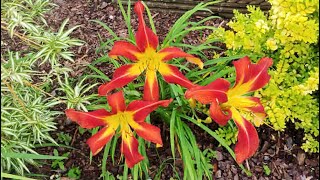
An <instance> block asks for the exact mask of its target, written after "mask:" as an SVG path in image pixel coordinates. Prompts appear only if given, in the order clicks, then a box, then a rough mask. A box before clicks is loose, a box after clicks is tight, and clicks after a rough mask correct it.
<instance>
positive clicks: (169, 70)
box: [158, 63, 194, 88]
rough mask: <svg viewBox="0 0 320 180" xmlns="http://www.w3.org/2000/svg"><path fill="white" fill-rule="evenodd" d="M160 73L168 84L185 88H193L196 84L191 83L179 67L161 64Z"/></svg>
mask: <svg viewBox="0 0 320 180" xmlns="http://www.w3.org/2000/svg"><path fill="white" fill-rule="evenodd" d="M158 70H159V72H160V74H161V75H162V76H163V79H164V80H165V81H166V82H167V83H174V84H179V85H181V86H183V87H185V88H191V87H193V86H194V84H193V83H192V82H191V81H189V80H188V79H187V78H186V77H185V76H184V75H183V74H182V73H181V72H180V71H179V69H178V68H177V67H175V66H172V65H169V64H165V63H160V66H159V69H158Z"/></svg>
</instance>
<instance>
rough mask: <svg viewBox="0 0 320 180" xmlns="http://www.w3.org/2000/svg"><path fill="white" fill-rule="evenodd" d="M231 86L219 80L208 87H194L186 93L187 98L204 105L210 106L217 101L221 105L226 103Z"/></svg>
mask: <svg viewBox="0 0 320 180" xmlns="http://www.w3.org/2000/svg"><path fill="white" fill-rule="evenodd" d="M229 86H230V83H229V81H227V80H225V79H222V78H219V79H216V80H215V81H213V82H211V83H210V84H208V85H206V86H194V87H193V88H190V89H188V90H187V91H186V93H185V96H186V98H187V99H189V98H193V99H196V100H197V101H199V102H200V103H202V104H209V103H211V102H215V101H216V99H218V101H219V102H220V103H223V102H226V101H227V100H228V99H227V94H226V91H227V90H228V88H229Z"/></svg>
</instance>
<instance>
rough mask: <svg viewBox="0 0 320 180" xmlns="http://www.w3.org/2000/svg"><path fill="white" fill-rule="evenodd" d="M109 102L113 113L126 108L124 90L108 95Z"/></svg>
mask: <svg viewBox="0 0 320 180" xmlns="http://www.w3.org/2000/svg"><path fill="white" fill-rule="evenodd" d="M107 99H108V103H109V105H110V106H111V109H112V111H111V113H113V114H114V113H117V112H122V111H124V110H125V109H126V102H125V100H124V97H123V92H122V91H119V92H116V93H114V94H111V95H110V96H107Z"/></svg>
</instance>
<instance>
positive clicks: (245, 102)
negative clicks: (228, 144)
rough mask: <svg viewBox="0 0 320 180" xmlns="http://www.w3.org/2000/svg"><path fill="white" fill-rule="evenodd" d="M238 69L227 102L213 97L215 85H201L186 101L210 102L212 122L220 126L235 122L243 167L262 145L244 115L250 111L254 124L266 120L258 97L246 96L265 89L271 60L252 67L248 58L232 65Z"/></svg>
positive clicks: (192, 90)
mask: <svg viewBox="0 0 320 180" xmlns="http://www.w3.org/2000/svg"><path fill="white" fill-rule="evenodd" d="M233 64H234V66H235V68H236V83H235V85H234V87H232V88H230V89H229V90H228V91H227V98H228V100H227V101H220V100H219V99H215V98H210V97H209V96H210V95H209V92H210V90H211V89H212V86H213V85H212V84H214V83H216V82H215V81H214V82H213V83H211V84H209V85H207V86H198V87H194V88H191V89H189V90H187V91H186V94H185V95H186V98H194V99H196V100H198V101H199V102H201V103H204V104H208V103H211V106H210V109H209V112H210V116H211V118H212V119H213V120H215V121H216V122H217V123H218V124H219V125H222V126H224V125H226V124H227V122H228V120H229V119H231V118H232V119H233V120H234V122H235V123H236V125H237V127H238V130H239V133H238V142H237V144H236V146H235V154H236V161H237V162H238V163H239V164H241V163H242V162H243V161H244V160H245V159H247V158H249V157H251V156H252V155H253V154H254V153H255V152H256V150H257V149H258V146H259V137H258V133H257V131H256V129H255V128H254V126H253V125H252V124H251V123H250V122H249V121H248V120H246V119H245V118H244V117H243V116H242V115H241V112H250V113H252V114H253V115H254V118H255V120H254V121H262V120H263V119H264V118H265V117H266V113H265V112H264V108H263V106H262V104H261V103H260V100H259V98H256V97H250V96H245V94H247V93H250V92H253V91H256V90H258V89H260V88H262V87H264V86H265V85H266V84H267V83H268V82H269V80H270V75H269V74H268V68H269V67H270V66H271V65H272V59H271V58H262V59H260V60H259V62H258V63H257V64H252V63H251V62H250V59H249V58H248V57H244V58H241V59H240V60H238V61H235V62H233Z"/></svg>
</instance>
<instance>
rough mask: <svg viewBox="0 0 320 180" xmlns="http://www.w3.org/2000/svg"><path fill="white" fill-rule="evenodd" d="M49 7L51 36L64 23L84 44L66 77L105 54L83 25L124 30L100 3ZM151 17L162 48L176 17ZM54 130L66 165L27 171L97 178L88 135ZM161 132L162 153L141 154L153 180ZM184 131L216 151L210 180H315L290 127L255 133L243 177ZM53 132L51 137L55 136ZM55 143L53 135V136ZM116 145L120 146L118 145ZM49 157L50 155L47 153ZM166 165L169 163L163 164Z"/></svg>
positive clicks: (208, 140) (314, 169)
mask: <svg viewBox="0 0 320 180" xmlns="http://www.w3.org/2000/svg"><path fill="white" fill-rule="evenodd" d="M54 3H56V4H57V5H59V7H56V8H54V9H53V10H52V11H51V12H50V13H49V14H47V18H46V19H47V21H48V24H49V26H50V28H52V29H53V30H57V29H58V28H59V26H60V24H61V23H62V22H63V20H64V19H65V18H69V19H70V21H69V25H68V26H69V27H73V26H75V25H81V27H80V28H78V29H77V30H75V31H74V32H73V33H72V34H71V36H72V37H74V38H79V39H81V40H83V41H85V42H86V44H85V45H83V46H81V47H75V48H73V49H72V50H73V51H74V53H75V61H76V64H70V63H68V62H65V63H64V64H65V65H66V66H70V67H72V69H73V70H74V71H73V74H72V76H74V77H75V76H81V75H82V74H83V73H84V72H85V70H87V64H88V63H91V62H92V61H94V60H96V59H97V58H99V57H101V56H103V55H105V54H106V53H107V52H108V50H107V49H105V50H103V51H102V52H99V53H96V52H95V51H96V49H97V48H98V47H99V46H100V43H101V42H100V39H99V36H98V34H99V35H100V37H101V38H102V41H106V40H107V39H108V38H110V37H111V35H110V34H109V33H108V32H107V31H106V30H105V29H103V28H102V27H101V26H99V25H98V24H96V23H94V22H89V20H94V19H98V20H100V21H102V22H104V23H106V24H107V25H108V26H109V27H110V28H111V29H112V30H114V31H115V33H116V34H118V35H119V36H123V37H125V36H127V28H126V25H125V23H124V20H123V18H122V16H121V12H120V10H119V9H118V8H117V7H116V6H114V5H113V4H110V3H106V2H104V1H88V0H78V1H77V0H54ZM152 15H153V16H154V22H155V26H156V29H157V34H158V36H159V41H160V42H162V40H163V38H164V37H165V35H166V34H167V32H168V31H169V29H170V27H171V26H172V25H173V23H174V22H175V21H176V20H177V19H178V18H179V14H176V13H163V12H157V11H152ZM131 18H132V26H133V28H134V29H135V28H136V25H137V21H136V16H135V15H132V16H131ZM201 18H202V17H199V16H197V17H193V20H195V21H197V20H199V19H201ZM219 24H222V25H225V20H222V19H217V20H214V21H209V22H208V24H207V25H216V26H217V25H219ZM208 34H210V32H209V31H207V32H204V33H202V37H200V34H199V33H191V34H190V35H189V36H188V37H187V38H186V39H185V40H184V41H185V43H187V44H197V43H200V42H201V41H203V40H204V39H205V38H206V37H207V36H208ZM1 35H2V37H8V36H7V34H6V33H3V32H1ZM2 40H3V41H4V42H5V43H6V45H7V46H6V48H5V49H3V48H2V49H1V51H2V52H3V51H4V50H6V49H11V50H19V49H23V48H24V46H23V45H18V46H15V44H16V43H17V42H18V44H20V43H19V40H18V39H15V41H13V42H12V41H11V42H10V39H8V38H3V39H2ZM98 68H99V69H100V70H101V71H103V72H104V73H106V74H107V75H108V76H109V77H111V76H112V73H113V71H114V68H113V67H112V66H111V65H109V64H107V63H101V64H99V66H98ZM57 123H58V124H59V125H58V127H59V130H58V132H64V133H68V134H70V135H71V136H72V138H73V139H72V142H71V143H72V147H74V148H76V150H70V149H66V148H61V147H59V148H58V151H59V152H60V153H62V152H70V156H69V158H68V160H66V161H65V167H66V170H65V171H57V170H53V169H52V168H51V166H50V162H49V163H48V164H47V165H43V166H42V167H41V168H39V169H33V172H34V173H38V174H45V175H48V176H52V175H55V174H62V176H65V177H66V172H67V170H68V169H70V168H72V167H79V168H80V169H81V179H98V178H99V176H100V174H101V163H102V162H101V161H102V154H103V153H102V152H101V153H100V154H98V155H97V156H94V157H93V159H92V163H91V164H90V163H89V147H88V146H87V145H86V143H85V142H86V140H87V139H88V138H89V137H90V133H88V132H86V133H84V135H80V134H79V133H78V130H77V127H78V126H77V125H75V124H73V123H69V122H66V117H65V116H60V117H59V118H57ZM153 123H154V124H155V125H158V127H160V128H161V129H162V138H163V142H165V143H164V146H163V147H162V148H157V149H156V148H154V146H153V145H152V146H151V147H150V148H149V149H147V154H148V158H149V161H150V169H149V172H150V176H151V177H152V178H153V177H154V176H155V175H156V173H157V170H158V168H159V165H160V164H161V162H163V161H164V160H166V159H168V158H170V157H172V155H171V150H170V144H169V127H168V126H167V125H166V124H164V123H163V122H162V121H160V120H158V121H156V122H153ZM190 128H191V129H193V131H194V133H195V136H196V137H197V142H198V144H199V147H201V149H206V148H209V147H210V148H212V149H213V150H216V151H217V158H216V159H214V160H213V161H212V163H213V166H214V172H212V173H214V176H215V179H234V180H236V179H243V180H246V179H259V180H264V179H265V180H267V179H270V180H271V179H293V180H304V179H318V178H319V164H318V161H319V155H318V154H313V155H310V154H307V153H304V152H303V151H302V150H301V149H300V148H299V145H301V141H302V138H303V134H302V132H301V131H297V130H295V129H294V125H293V124H289V126H288V128H287V130H286V131H285V132H276V131H274V130H272V129H271V128H270V127H267V126H262V127H260V128H258V133H259V136H260V147H259V150H258V151H257V153H256V154H255V155H254V156H253V157H252V158H250V159H249V160H248V161H247V162H245V163H244V165H245V166H246V167H249V168H250V170H251V172H252V174H253V176H252V177H247V176H246V175H245V173H244V172H242V170H241V169H240V168H239V167H238V165H237V164H236V163H235V161H234V160H233V159H232V157H231V156H230V154H228V153H227V152H226V150H225V149H223V148H221V147H217V143H216V141H215V139H214V138H213V137H211V136H210V135H208V134H206V133H205V132H204V131H203V130H201V129H200V128H198V127H197V126H195V125H192V124H190ZM58 132H57V133H58ZM53 136H54V137H55V136H56V135H55V134H53ZM118 144H120V143H118ZM38 151H39V152H40V153H41V152H42V153H45V154H52V151H53V148H52V147H48V148H41V149H39V150H38ZM49 152H50V153H49ZM115 154H116V156H115V164H112V161H111V158H110V157H109V158H108V163H107V170H108V171H109V172H111V173H112V174H113V175H114V176H115V177H116V176H117V175H121V174H122V173H123V166H122V165H121V163H120V165H119V163H118V162H119V159H120V152H119V148H117V149H116V153H115ZM169 163H171V162H170V161H169ZM263 165H267V166H268V167H269V168H270V170H271V174H270V175H269V176H267V175H266V174H265V172H264V169H263ZM182 167H183V164H182V161H181V160H177V161H176V168H177V169H176V170H177V171H178V173H179V175H180V176H181V177H182V176H183V168H182ZM173 176H174V173H173V169H172V168H171V166H169V165H167V166H165V169H164V170H163V171H162V174H161V179H169V178H170V177H173Z"/></svg>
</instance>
